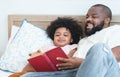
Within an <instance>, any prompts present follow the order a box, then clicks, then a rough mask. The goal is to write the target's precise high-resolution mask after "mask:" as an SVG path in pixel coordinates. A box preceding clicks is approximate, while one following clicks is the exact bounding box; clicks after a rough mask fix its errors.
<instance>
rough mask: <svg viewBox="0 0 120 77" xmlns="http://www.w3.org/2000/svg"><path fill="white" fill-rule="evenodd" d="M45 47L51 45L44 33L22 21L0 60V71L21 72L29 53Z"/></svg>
mask: <svg viewBox="0 0 120 77" xmlns="http://www.w3.org/2000/svg"><path fill="white" fill-rule="evenodd" d="M46 45H47V46H48V45H53V42H52V40H51V39H50V38H48V36H47V34H46V31H45V30H44V29H43V28H40V27H37V26H34V25H32V24H31V23H29V22H27V21H26V20H23V24H22V26H21V27H20V29H19V30H18V31H17V33H16V34H15V36H14V37H13V39H12V41H11V42H10V44H9V46H7V48H6V51H5V53H4V54H3V56H2V57H1V59H0V69H2V70H8V71H11V72H19V71H21V70H22V69H23V68H24V66H25V65H26V64H27V59H28V57H29V53H31V52H34V51H36V50H38V49H40V48H41V47H43V46H46Z"/></svg>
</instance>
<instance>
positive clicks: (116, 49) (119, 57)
mask: <svg viewBox="0 0 120 77" xmlns="http://www.w3.org/2000/svg"><path fill="white" fill-rule="evenodd" d="M112 52H113V54H114V55H115V58H116V59H117V61H118V62H120V46H117V47H114V48H112Z"/></svg>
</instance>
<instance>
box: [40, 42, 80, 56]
mask: <svg viewBox="0 0 120 77" xmlns="http://www.w3.org/2000/svg"><path fill="white" fill-rule="evenodd" d="M77 47H78V45H77V44H72V45H65V46H64V47H61V48H62V50H63V51H64V52H65V53H66V54H68V53H69V52H70V51H71V50H73V49H75V48H77ZM53 48H56V46H50V45H49V46H45V47H42V48H41V49H40V50H41V51H42V52H43V53H44V52H47V51H48V50H51V49H53Z"/></svg>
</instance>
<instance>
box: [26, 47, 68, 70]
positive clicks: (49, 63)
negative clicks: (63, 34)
mask: <svg viewBox="0 0 120 77" xmlns="http://www.w3.org/2000/svg"><path fill="white" fill-rule="evenodd" d="M57 57H64V58H68V57H67V55H66V54H65V53H64V51H63V50H62V49H61V48H60V47H57V48H54V49H52V50H49V51H47V52H45V53H44V54H43V55H39V56H36V57H33V58H30V59H28V61H29V63H30V64H31V65H32V67H33V68H34V69H35V70H36V71H37V72H50V71H58V68H57V67H56V64H58V63H62V62H60V61H57V60H56V58H57Z"/></svg>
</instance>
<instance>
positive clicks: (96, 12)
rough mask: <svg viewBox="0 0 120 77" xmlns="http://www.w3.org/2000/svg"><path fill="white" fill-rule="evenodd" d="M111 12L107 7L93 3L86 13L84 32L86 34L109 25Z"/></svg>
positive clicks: (88, 34)
mask: <svg viewBox="0 0 120 77" xmlns="http://www.w3.org/2000/svg"><path fill="white" fill-rule="evenodd" d="M111 19H112V12H111V10H110V8H109V7H107V6H105V5H102V4H96V5H93V6H92V7H91V8H90V9H89V10H88V12H87V14H86V20H85V22H86V24H85V33H86V35H87V36H90V35H92V34H94V33H95V32H96V31H100V30H101V29H103V28H106V27H109V26H110V21H111Z"/></svg>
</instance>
